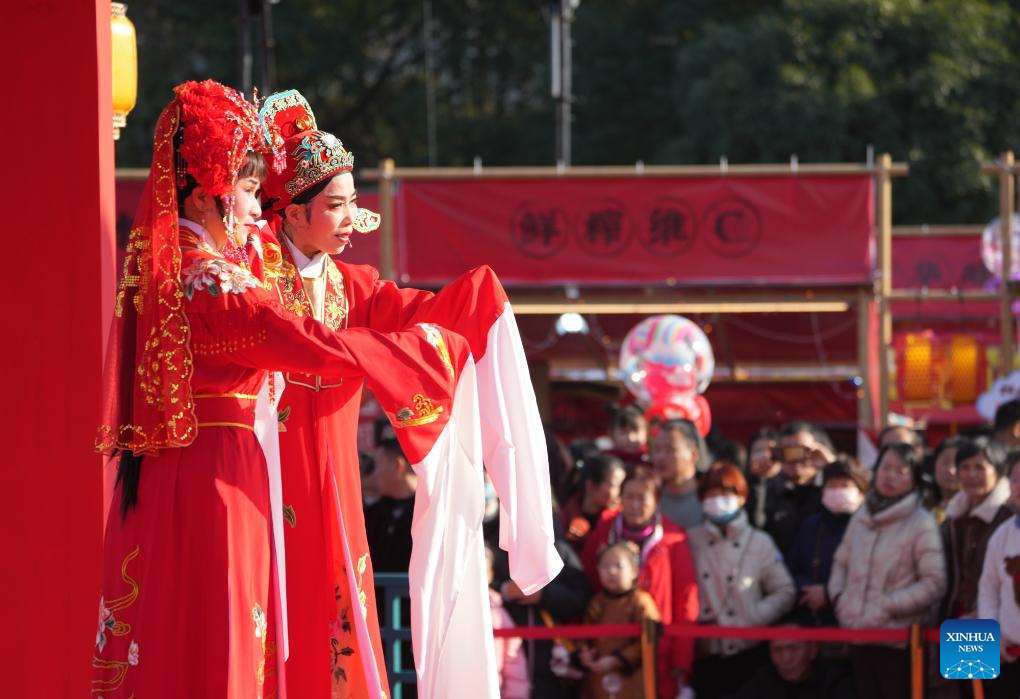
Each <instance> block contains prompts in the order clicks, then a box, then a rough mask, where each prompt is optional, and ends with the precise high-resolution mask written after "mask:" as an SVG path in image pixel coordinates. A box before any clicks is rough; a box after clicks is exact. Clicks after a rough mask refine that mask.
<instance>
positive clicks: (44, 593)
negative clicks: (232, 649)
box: [0, 0, 132, 697]
mask: <svg viewBox="0 0 1020 699" xmlns="http://www.w3.org/2000/svg"><path fill="white" fill-rule="evenodd" d="M4 28H5V30H6V36H5V42H6V49H7V51H8V55H10V56H16V57H17V61H16V62H15V63H14V64H12V65H11V68H12V69H11V70H8V71H6V72H5V76H4V77H5V88H6V89H8V90H9V91H10V92H9V94H11V95H17V99H11V100H8V104H7V105H6V110H7V113H6V114H5V117H6V119H7V122H6V123H8V124H10V125H11V128H12V129H14V130H11V131H9V132H8V135H9V136H10V138H8V141H7V143H6V148H7V151H6V156H7V162H9V163H23V164H29V163H41V162H50V163H58V165H57V168H58V170H59V171H60V172H56V171H55V172H54V173H50V174H48V175H43V176H42V177H38V176H34V175H26V176H24V177H21V176H19V177H17V179H18V182H19V183H20V185H19V186H18V187H17V188H16V195H14V198H13V199H12V201H16V202H17V205H16V206H17V209H18V210H19V211H24V212H32V214H31V216H33V220H34V221H35V222H36V224H37V225H34V226H24V225H22V226H15V227H13V228H12V232H13V233H14V235H15V236H19V237H20V240H17V239H16V238H15V239H12V241H11V243H12V244H16V245H18V246H19V248H20V249H22V250H24V251H26V252H28V251H30V250H31V251H33V252H35V254H36V256H40V257H42V258H45V259H46V271H45V272H42V271H41V269H40V267H39V265H37V264H34V263H33V261H32V259H31V257H30V258H29V259H27V260H24V261H21V262H16V263H14V264H9V265H8V266H7V269H8V271H7V273H6V275H5V279H4V288H5V289H7V290H8V293H7V294H5V295H4V298H5V299H6V300H5V304H6V306H5V313H4V316H5V318H6V319H7V325H6V334H5V337H6V338H7V341H6V342H5V345H6V347H5V350H6V356H7V361H8V366H9V367H10V368H11V369H12V370H11V371H8V372H6V375H5V377H4V384H5V389H6V393H7V397H8V401H7V403H8V409H7V410H6V411H5V413H4V420H3V423H4V432H3V434H4V448H5V451H4V468H3V479H2V488H3V492H4V494H5V496H6V497H5V504H6V508H5V509H6V511H5V523H6V528H5V532H4V536H3V537H2V544H0V557H2V559H3V561H4V568H3V571H4V576H3V578H4V579H3V591H4V598H5V599H6V600H7V601H8V604H7V612H8V615H7V624H8V628H9V633H6V634H4V639H5V642H4V643H2V644H0V647H2V649H3V657H4V661H5V664H6V665H7V667H8V668H9V669H10V671H11V673H12V676H15V677H17V680H16V683H17V686H18V689H16V690H15V689H8V690H7V691H5V692H4V693H5V694H12V693H15V694H23V695H24V696H30V697H83V696H89V674H90V672H91V667H90V666H91V660H92V653H93V651H94V649H95V638H96V620H97V616H96V615H97V610H98V608H99V563H100V547H101V540H100V533H101V510H102V493H101V484H100V476H101V471H100V467H101V462H100V459H99V457H98V456H97V455H96V454H95V452H94V450H93V444H94V440H95V435H96V425H97V423H98V413H99V404H100V396H99V393H100V385H101V380H100V379H101V373H102V363H103V340H104V338H105V336H106V332H107V328H108V327H109V317H110V315H111V314H112V311H113V290H114V289H113V242H114V241H113V238H114V207H113V154H114V150H113V140H112V116H113V115H112V105H111V95H112V87H111V83H110V54H111V49H110V3H109V1H108V0H104V1H100V0H96V1H95V2H87V1H84V0H81V1H79V2H56V1H54V0H39V1H37V2H31V3H8V4H7V5H5V11H4ZM15 127H17V128H15ZM128 128H132V126H131V125H130V124H129V126H128ZM47 139H50V140H52V143H53V145H52V146H51V147H45V146H43V145H42V144H43V143H44V142H47ZM64 170H66V174H64V172H63V171H64ZM33 171H34V168H28V169H26V170H25V172H26V173H27V172H33ZM11 174H12V175H13V171H12V172H11ZM13 185H14V182H13V181H11V186H12V187H13ZM12 191H13V190H12ZM29 254H31V253H29ZM93 696H94V695H93Z"/></svg>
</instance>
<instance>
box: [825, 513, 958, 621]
mask: <svg viewBox="0 0 1020 699" xmlns="http://www.w3.org/2000/svg"><path fill="white" fill-rule="evenodd" d="M828 591H829V597H830V599H831V600H832V601H833V603H834V604H833V606H834V607H835V610H836V618H837V619H838V620H839V623H840V625H841V626H844V627H849V628H873V627H883V628H903V627H907V626H910V625H911V624H914V623H921V622H922V621H923V620H924V619H925V617H926V614H927V612H929V611H930V608H931V607H933V606H934V605H936V604H938V602H939V601H940V600H941V599H942V595H943V594H944V593H945V591H946V558H945V554H944V553H943V550H942V538H941V537H940V536H939V530H938V526H937V525H936V524H935V520H934V519H933V518H932V516H931V515H930V514H928V513H927V512H925V510H924V508H922V507H921V500H920V497H919V496H918V495H917V493H911V494H909V495H907V496H906V497H905V498H903V499H902V500H900V501H899V502H897V503H895V504H893V505H890V506H889V507H887V508H886V509H884V510H882V511H881V512H878V513H876V514H872V513H871V512H870V511H869V510H868V507H867V506H866V505H865V506H864V507H862V508H861V509H859V510H858V511H857V512H856V513H855V514H854V516H853V517H851V518H850V524H849V525H848V526H847V530H846V534H845V535H844V536H843V542H842V543H841V544H840V545H839V548H838V549H836V557H835V560H834V561H833V564H832V574H831V576H830V577H829V587H828Z"/></svg>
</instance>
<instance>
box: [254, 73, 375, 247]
mask: <svg viewBox="0 0 1020 699" xmlns="http://www.w3.org/2000/svg"><path fill="white" fill-rule="evenodd" d="M259 120H260V122H261V125H262V135H263V138H264V139H265V141H266V145H267V147H268V148H270V149H271V151H270V155H269V160H270V167H269V168H268V170H269V171H268V173H267V175H266V181H265V182H264V183H263V186H262V189H263V191H264V192H265V194H266V197H267V198H268V199H269V200H270V201H269V204H270V206H271V207H272V208H273V209H274V210H277V211H279V210H281V209H283V208H285V207H286V206H287V205H288V204H291V203H293V201H294V197H296V196H298V195H300V194H301V193H302V192H304V191H306V190H308V189H309V188H311V187H313V186H315V185H316V184H318V183H320V182H322V181H323V180H326V179H329V178H330V177H333V176H334V175H339V174H340V173H343V172H353V171H354V153H352V152H350V151H349V150H347V149H346V148H344V144H343V143H341V142H340V140H339V139H338V138H337V137H336V136H334V135H333V134H331V133H328V132H326V131H320V130H319V128H318V126H317V125H316V123H315V115H314V114H313V113H312V109H311V107H310V106H308V101H307V100H305V98H304V97H303V96H302V95H301V93H300V92H298V91H297V90H286V91H284V92H277V93H276V94H273V95H270V96H269V97H267V98H266V100H265V102H263V104H262V109H261V110H260V111H259ZM380 223H381V217H380V216H379V214H377V213H375V212H372V211H369V210H368V209H362V208H359V209H358V214H357V215H356V216H355V218H354V230H356V231H358V232H359V233H371V232H372V231H374V230H376V229H377V228H379V225H380Z"/></svg>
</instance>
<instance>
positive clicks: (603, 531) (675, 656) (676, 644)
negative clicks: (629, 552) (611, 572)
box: [581, 510, 698, 699]
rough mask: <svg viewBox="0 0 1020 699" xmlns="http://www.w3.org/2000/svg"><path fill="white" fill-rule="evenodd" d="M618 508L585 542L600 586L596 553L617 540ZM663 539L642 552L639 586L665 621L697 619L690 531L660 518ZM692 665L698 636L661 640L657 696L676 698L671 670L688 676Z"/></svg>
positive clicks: (586, 558)
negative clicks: (615, 529) (615, 533)
mask: <svg viewBox="0 0 1020 699" xmlns="http://www.w3.org/2000/svg"><path fill="white" fill-rule="evenodd" d="M622 516H623V515H622V514H620V512H619V511H618V510H615V511H614V510H610V511H607V512H603V513H602V521H600V522H599V524H598V526H597V527H595V531H593V532H592V533H591V535H590V536H588V538H587V539H586V540H585V542H584V550H583V551H582V553H581V563H582V564H583V565H584V570H585V572H586V573H587V574H588V579H589V580H590V582H591V583H592V587H593V588H594V589H595V590H596V591H598V590H600V589H601V585H600V584H599V580H598V571H597V567H598V565H597V562H598V552H599V550H601V549H602V547H603V546H605V545H606V544H607V543H609V541H610V540H611V539H614V526H615V522H616V519H617V518H618V517H622ZM660 526H661V527H662V531H661V533H660V535H661V538H660V539H659V540H658V542H657V543H654V544H653V543H652V542H648V543H646V544H645V546H643V547H642V551H641V570H640V571H638V581H637V586H638V588H639V589H641V590H644V591H645V592H647V593H648V594H650V595H651V596H652V599H653V600H654V601H655V606H656V608H657V609H658V610H659V614H660V615H661V616H662V622H663V623H664V624H684V623H688V624H693V623H694V622H695V621H697V619H698V583H697V580H696V579H695V572H694V562H693V560H692V557H691V548H690V544H689V542H688V533H687V532H685V531H684V530H683V529H682V528H680V527H678V526H677V525H675V524H673V523H672V522H670V521H669V520H668V519H666V518H664V517H663V518H662V521H661V525H660ZM693 664H694V641H693V639H691V638H690V637H689V636H685V637H680V636H677V637H669V636H666V637H664V638H662V639H661V640H660V642H659V696H660V697H663V699H666V698H669V699H672V697H673V696H674V694H675V692H674V691H672V687H673V684H674V682H673V673H672V671H673V669H679V670H683V671H684V672H685V673H687V675H688V676H690V671H691V667H692V666H693Z"/></svg>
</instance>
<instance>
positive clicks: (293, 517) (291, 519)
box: [283, 505, 297, 529]
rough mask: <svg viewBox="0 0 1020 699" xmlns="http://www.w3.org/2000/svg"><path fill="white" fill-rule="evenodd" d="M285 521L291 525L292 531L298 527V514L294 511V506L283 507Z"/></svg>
mask: <svg viewBox="0 0 1020 699" xmlns="http://www.w3.org/2000/svg"><path fill="white" fill-rule="evenodd" d="M283 521H285V522H286V523H287V524H289V525H290V528H291V529H293V528H294V527H296V526H297V512H295V511H294V506H293V505H284V506H283Z"/></svg>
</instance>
